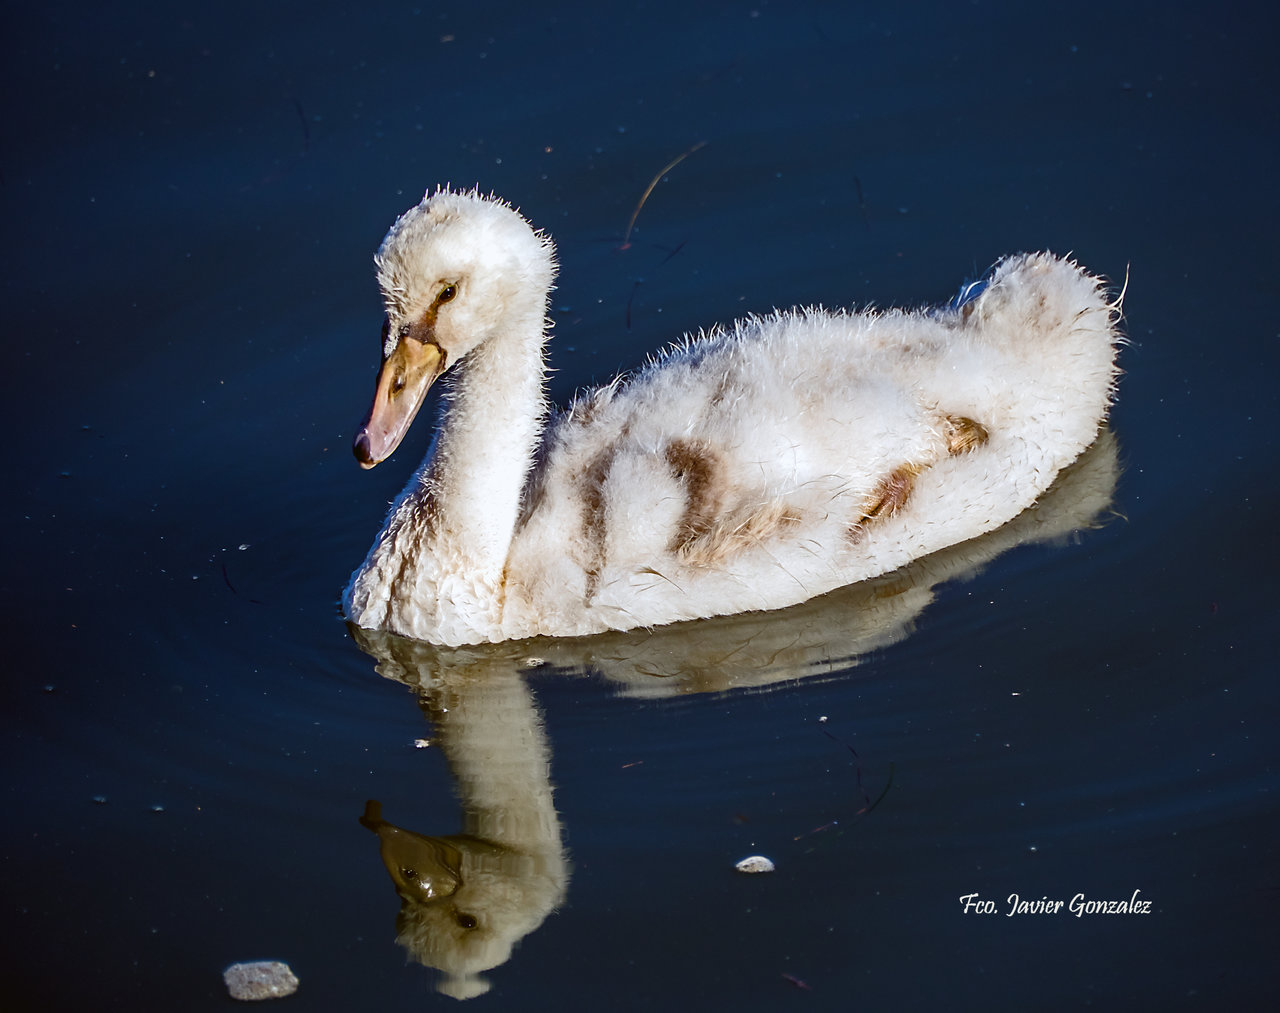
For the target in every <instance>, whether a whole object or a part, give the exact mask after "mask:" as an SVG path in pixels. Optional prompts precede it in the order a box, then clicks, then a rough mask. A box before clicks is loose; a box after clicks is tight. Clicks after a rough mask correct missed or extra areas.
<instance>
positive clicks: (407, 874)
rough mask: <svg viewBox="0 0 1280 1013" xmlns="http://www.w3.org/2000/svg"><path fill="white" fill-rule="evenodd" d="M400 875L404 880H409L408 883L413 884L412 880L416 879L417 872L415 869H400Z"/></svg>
mask: <svg viewBox="0 0 1280 1013" xmlns="http://www.w3.org/2000/svg"><path fill="white" fill-rule="evenodd" d="M400 875H402V876H403V877H404V878H405V879H407V880H409V881H410V882H413V880H415V879H417V878H418V870H417V869H401V870H400Z"/></svg>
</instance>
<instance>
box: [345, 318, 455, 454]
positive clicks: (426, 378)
mask: <svg viewBox="0 0 1280 1013" xmlns="http://www.w3.org/2000/svg"><path fill="white" fill-rule="evenodd" d="M446 365H447V356H446V355H445V353H444V349H442V348H441V347H440V346H439V345H437V344H436V343H435V342H425V341H418V340H417V339H416V338H413V337H406V338H404V339H402V340H401V341H400V343H399V344H398V345H396V347H395V348H394V349H392V352H391V354H390V355H388V356H387V357H386V359H384V360H383V362H382V368H381V369H380V370H379V371H378V386H377V389H376V390H375V391H374V394H373V406H372V407H371V408H370V409H369V417H368V418H367V419H365V421H364V425H362V426H361V427H360V430H359V431H358V432H357V433H356V438H355V444H354V445H353V447H352V450H353V452H354V453H355V455H356V460H357V461H359V462H360V467H362V468H372V467H373V466H374V465H375V464H377V463H378V462H380V461H384V460H386V459H387V458H388V457H390V456H391V455H392V454H393V453H394V452H395V449H396V447H398V446H399V445H400V441H401V440H402V439H404V434H405V433H407V432H408V431H409V426H410V424H411V423H412V422H413V417H414V416H415V415H417V414H418V409H419V408H421V407H422V402H423V401H424V400H426V396H427V391H428V390H430V389H431V385H432V384H433V383H435V380H436V377H438V376H439V375H440V374H441V373H443V372H444V370H445V366H446Z"/></svg>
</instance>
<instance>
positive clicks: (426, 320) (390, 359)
mask: <svg viewBox="0 0 1280 1013" xmlns="http://www.w3.org/2000/svg"><path fill="white" fill-rule="evenodd" d="M375 263H376V265H377V269H378V285H379V287H380V288H381V289H382V299H383V302H384V303H385V305H386V311H387V318H386V322H385V323H384V324H383V329H382V368H381V370H380V371H379V373H378V385H377V390H376V392H375V394H374V400H373V406H372V407H371V408H370V409H369V417H368V419H366V420H365V423H364V425H363V426H361V427H360V429H359V430H358V431H357V433H356V438H355V445H354V448H353V449H354V452H355V455H356V458H357V460H359V461H360V464H361V466H362V467H365V468H372V467H373V466H374V465H375V464H377V463H378V462H380V461H382V460H385V459H386V458H387V457H389V456H391V454H392V453H393V452H394V451H395V449H396V447H397V446H399V444H400V441H401V440H402V439H403V438H404V435H405V433H406V432H408V430H409V426H410V424H411V423H412V422H413V419H414V416H416V415H417V413H418V409H419V408H420V407H421V406H422V404H423V402H424V401H425V399H426V394H427V391H428V390H429V389H430V388H431V385H432V384H433V383H434V382H435V381H436V379H437V378H438V377H439V376H440V375H441V374H443V373H444V372H445V371H446V370H447V369H449V368H451V367H453V366H454V365H456V364H457V363H458V362H460V361H461V360H462V359H464V358H465V357H466V356H467V354H468V353H469V352H471V351H472V350H473V349H474V348H476V347H477V346H478V345H481V344H483V343H484V342H485V341H488V340H490V339H493V338H497V337H500V336H502V335H504V334H508V333H511V334H517V335H522V336H527V335H529V334H537V335H540V334H541V332H542V328H543V326H544V324H543V321H544V318H545V315H546V301H547V293H548V292H549V291H550V289H551V284H552V281H553V280H554V278H555V270H556V269H555V250H554V247H553V246H552V243H551V240H550V238H548V237H547V236H544V235H542V234H541V233H538V232H536V231H535V230H534V229H533V228H532V226H530V225H529V223H528V222H526V221H525V220H524V218H522V217H521V216H520V214H519V212H517V211H516V210H515V209H513V208H512V207H511V206H510V205H509V204H506V203H505V202H503V201H501V200H499V199H498V198H496V197H484V196H481V195H480V193H479V192H478V191H474V190H472V191H468V192H465V193H458V192H455V191H452V190H437V191H436V192H435V193H429V194H427V196H425V197H424V198H423V199H422V203H420V204H419V205H418V206H417V207H414V208H410V209H409V210H408V211H406V212H405V213H404V214H403V215H401V216H400V217H399V218H398V219H397V220H396V223H395V224H394V225H392V226H391V230H390V231H389V232H388V233H387V236H386V238H385V239H384V240H383V241H382V246H381V248H380V249H379V250H378V254H377V256H376V257H375Z"/></svg>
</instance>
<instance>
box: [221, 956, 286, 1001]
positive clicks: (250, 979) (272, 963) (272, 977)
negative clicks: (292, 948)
mask: <svg viewBox="0 0 1280 1013" xmlns="http://www.w3.org/2000/svg"><path fill="white" fill-rule="evenodd" d="M222 980H223V981H225V982H226V983H227V991H228V992H230V993H231V998H232V999H241V1000H243V1001H244V1002H257V1001H258V1000H260V999H283V998H284V997H285V996H287V995H293V993H294V992H296V991H297V990H298V979H297V977H296V976H295V975H294V973H293V971H291V970H290V969H289V965H288V964H286V963H284V962H283V961H279V960H253V961H249V962H247V963H243V964H232V965H231V966H230V967H228V968H227V969H226V970H225V971H223V972H222Z"/></svg>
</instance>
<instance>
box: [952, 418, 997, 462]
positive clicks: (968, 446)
mask: <svg viewBox="0 0 1280 1013" xmlns="http://www.w3.org/2000/svg"><path fill="white" fill-rule="evenodd" d="M943 421H944V422H945V423H946V433H947V453H948V454H952V455H955V454H965V453H968V452H969V451H970V450H973V449H974V448H975V447H980V446H982V445H983V444H984V443H986V442H987V440H989V439H991V434H990V433H989V432H987V427H986V426H984V425H983V424H982V423H981V422H977V421H975V420H974V419H971V418H969V417H968V416H965V415H947V416H945V418H944V420H943Z"/></svg>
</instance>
